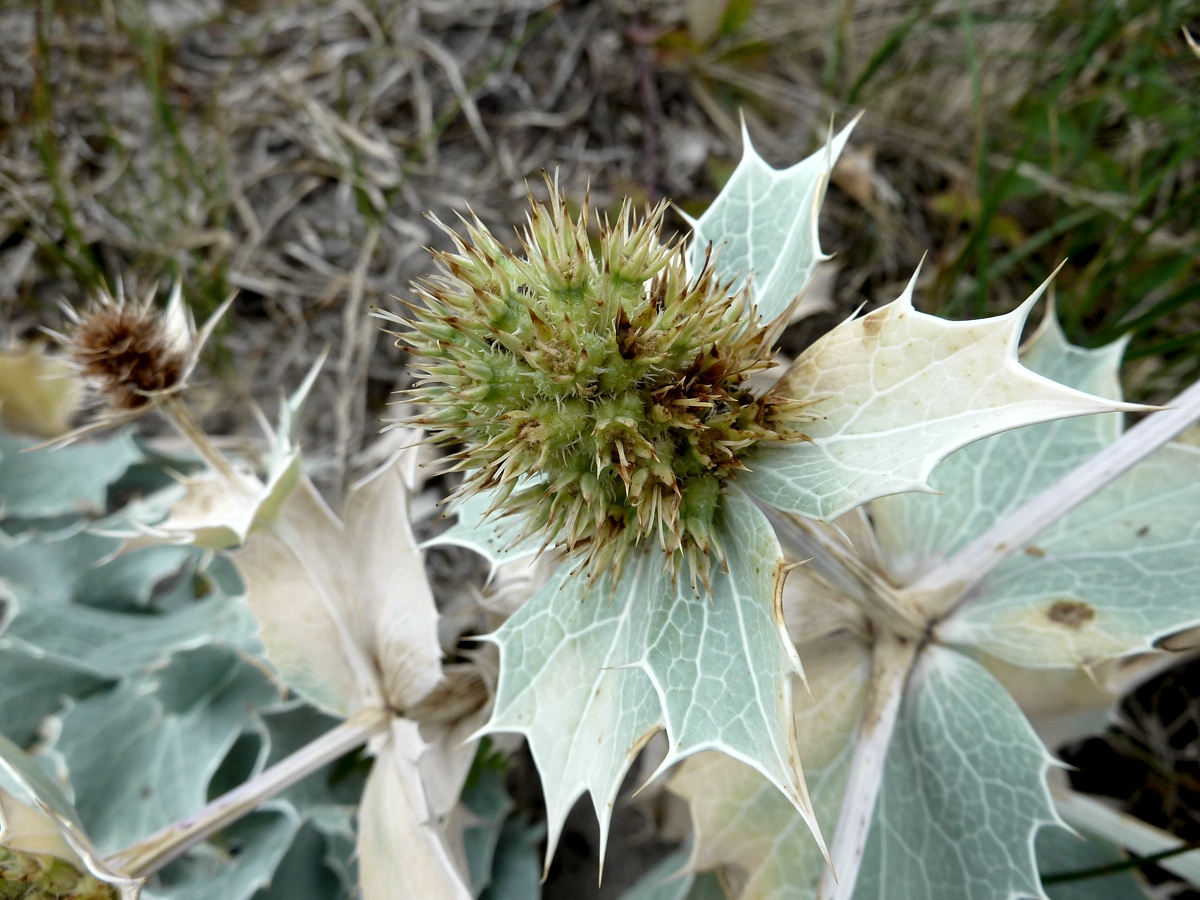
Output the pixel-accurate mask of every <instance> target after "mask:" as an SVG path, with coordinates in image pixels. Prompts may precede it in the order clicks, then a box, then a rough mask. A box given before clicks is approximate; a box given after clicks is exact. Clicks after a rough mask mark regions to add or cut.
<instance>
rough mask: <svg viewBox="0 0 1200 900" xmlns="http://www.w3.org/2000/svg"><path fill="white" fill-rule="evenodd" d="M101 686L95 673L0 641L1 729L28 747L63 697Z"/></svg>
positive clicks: (81, 693)
mask: <svg viewBox="0 0 1200 900" xmlns="http://www.w3.org/2000/svg"><path fill="white" fill-rule="evenodd" d="M104 685H105V681H104V680H103V679H100V678H97V677H95V676H94V675H90V674H88V673H86V672H80V671H79V670H78V669H75V668H72V667H70V666H67V665H64V664H62V663H57V662H54V661H53V660H48V659H42V658H40V657H37V656H31V655H30V654H28V653H24V652H22V651H20V650H18V649H15V648H13V647H10V646H6V645H5V643H4V641H3V640H0V731H3V733H4V734H5V735H7V736H8V738H9V739H10V740H12V741H13V742H14V743H16V744H18V745H19V746H22V747H27V746H28V745H29V743H30V741H32V740H33V738H34V735H35V733H36V731H37V727H38V725H40V724H41V722H42V720H43V719H45V718H46V717H47V716H50V715H53V714H54V713H57V712H58V711H59V710H60V709H61V707H62V704H63V701H64V699H65V698H67V697H77V696H81V695H83V694H90V693H92V692H93V691H96V690H98V689H100V688H101V687H103V686H104Z"/></svg>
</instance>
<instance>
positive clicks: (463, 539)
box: [424, 491, 541, 570]
mask: <svg viewBox="0 0 1200 900" xmlns="http://www.w3.org/2000/svg"><path fill="white" fill-rule="evenodd" d="M494 496H495V495H494V493H493V492H492V491H482V492H481V493H478V494H475V495H474V496H471V497H468V498H467V499H466V500H464V501H462V503H460V504H458V505H457V506H455V507H454V514H455V515H457V516H458V521H457V522H455V523H454V524H453V525H451V526H450V527H449V528H447V529H446V530H445V531H443V532H442V533H441V534H439V535H436V536H434V537H432V538H430V539H429V540H428V541H426V542H425V544H424V546H426V547H436V546H439V545H446V544H449V545H453V546H456V547H466V548H467V549H468V550H473V551H475V552H476V553H478V554H479V555H480V556H482V557H483V558H484V559H486V560H487V561H488V565H490V566H491V567H492V569H493V570H494V569H495V568H496V567H497V566H502V565H504V564H505V563H510V562H514V561H516V560H518V559H528V558H529V557H531V556H533V555H535V554H536V553H537V552H538V549H539V548H540V547H541V541H540V540H539V539H537V538H533V537H529V538H526V539H525V540H523V541H519V542H517V543H514V542H513V539H514V538H515V537H516V535H517V534H518V532H519V531H520V528H521V523H520V521H519V520H517V519H515V518H512V517H507V518H506V517H503V516H492V517H491V518H487V519H485V518H484V514H485V513H486V512H487V511H488V509H489V508H490V507H491V504H492V500H493V499H494Z"/></svg>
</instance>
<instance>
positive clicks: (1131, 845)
mask: <svg viewBox="0 0 1200 900" xmlns="http://www.w3.org/2000/svg"><path fill="white" fill-rule="evenodd" d="M1051 794H1052V795H1053V797H1054V806H1055V808H1056V809H1057V810H1058V814H1059V815H1060V816H1062V818H1063V821H1064V822H1066V823H1067V824H1068V825H1070V826H1071V827H1072V828H1077V829H1079V830H1080V831H1082V832H1085V833H1088V834H1094V835H1097V836H1099V837H1102V838H1106V839H1108V840H1110V841H1112V842H1113V843H1114V844H1116V845H1117V846H1118V847H1124V848H1125V849H1127V850H1132V851H1133V852H1134V853H1136V854H1137V855H1138V856H1152V855H1153V854H1155V853H1162V852H1163V851H1164V850H1177V849H1179V848H1180V847H1183V846H1184V845H1185V844H1186V843H1187V842H1186V841H1183V840H1180V839H1179V838H1177V837H1175V835H1173V834H1168V833H1167V832H1165V831H1161V830H1159V829H1158V828H1155V827H1154V826H1153V825H1149V824H1147V823H1146V822H1143V821H1142V820H1141V819H1138V818H1134V817H1133V816H1131V815H1129V814H1128V813H1123V812H1121V811H1120V810H1118V809H1113V808H1112V807H1111V806H1109V805H1108V804H1107V803H1102V802H1101V801H1099V800H1096V799H1094V798H1092V797H1088V796H1087V795H1085V794H1080V793H1076V792H1075V791H1072V790H1068V789H1065V788H1053V789H1052V790H1051ZM1155 865H1157V866H1161V867H1162V868H1164V869H1167V870H1168V871H1170V872H1172V873H1174V874H1176V875H1178V876H1179V877H1180V878H1183V879H1185V880H1186V881H1189V882H1191V883H1192V884H1193V885H1200V850H1193V851H1191V852H1189V853H1181V854H1180V855H1179V856H1172V857H1171V858H1170V859H1163V860H1159V861H1158V862H1156V863H1155Z"/></svg>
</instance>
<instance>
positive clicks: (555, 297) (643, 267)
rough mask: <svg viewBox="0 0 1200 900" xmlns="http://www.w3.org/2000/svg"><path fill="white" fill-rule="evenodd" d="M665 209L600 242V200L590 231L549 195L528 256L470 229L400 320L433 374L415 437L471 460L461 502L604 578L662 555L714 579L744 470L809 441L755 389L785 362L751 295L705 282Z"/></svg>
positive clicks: (788, 409) (629, 215) (790, 416)
mask: <svg viewBox="0 0 1200 900" xmlns="http://www.w3.org/2000/svg"><path fill="white" fill-rule="evenodd" d="M665 209H666V207H665V205H661V204H660V205H659V206H658V207H656V208H655V209H653V210H652V211H650V212H649V213H648V214H647V215H646V216H645V217H644V218H643V219H641V220H640V221H638V220H637V219H636V217H635V215H634V213H633V210H632V205H631V204H630V203H629V202H626V203H625V204H624V205H623V206H622V207H621V211H620V213H619V214H618V216H617V219H616V222H615V224H609V223H608V222H607V221H606V222H603V223H601V226H600V229H599V237H598V239H597V240H596V241H595V242H594V243H593V242H592V241H591V240H590V238H589V234H588V222H589V217H590V216H589V211H588V208H587V205H586V203H585V205H584V207H583V209H582V211H581V212H580V214H579V215H578V216H577V217H573V216H572V215H571V214H570V212H569V211H568V209H567V207H566V204H565V202H564V200H563V198H562V197H561V195H560V194H559V192H558V190H557V187H556V186H555V185H554V184H553V183H550V199H549V201H548V202H547V203H545V204H542V203H537V202H534V203H533V209H532V212H531V214H530V216H529V220H528V223H527V226H526V228H525V229H524V231H523V233H522V234H521V245H522V246H521V252H520V253H513V252H511V251H509V250H508V249H507V248H506V247H504V246H503V245H502V244H501V243H500V242H499V241H498V240H497V239H496V238H495V236H494V235H492V234H491V233H490V232H489V231H488V230H487V228H486V227H485V226H484V225H483V224H482V223H480V222H479V221H478V220H475V221H474V222H472V223H469V224H468V225H467V238H466V239H465V240H464V239H462V238H460V237H458V236H457V235H453V233H451V234H452V236H453V237H454V241H455V245H456V250H455V252H450V253H439V254H438V256H437V260H438V265H439V269H440V273H439V274H438V275H436V276H434V277H433V278H432V279H431V280H429V281H428V282H426V283H424V284H422V285H419V286H417V287H416V291H417V293H418V295H419V296H420V298H421V300H422V301H423V305H416V304H413V305H411V306H410V310H411V316H412V318H411V319H410V320H402V319H397V321H402V322H406V324H408V325H410V326H411V329H412V330H411V331H408V332H406V333H404V334H403V335H401V337H402V339H403V340H404V341H405V342H407V344H408V345H409V346H410V347H411V348H412V350H413V351H415V355H416V356H417V357H418V358H419V360H420V367H421V369H422V370H423V372H424V377H423V378H422V379H421V380H420V381H419V382H418V385H417V387H416V388H415V390H414V391H413V395H414V399H415V400H416V401H417V402H419V403H420V404H422V405H423V407H424V409H425V412H424V413H423V415H421V416H420V417H419V418H418V419H417V420H416V423H417V424H419V425H421V426H423V427H424V428H426V429H428V431H429V432H430V434H431V435H432V437H433V439H434V440H437V441H441V442H455V443H460V444H461V445H462V447H461V449H459V450H458V452H457V454H456V457H455V459H456V463H457V468H458V469H459V470H461V471H463V472H465V473H466V479H465V481H464V482H463V485H462V487H461V489H460V494H461V495H464V496H465V495H470V494H473V493H475V492H478V491H494V492H495V493H494V497H495V501H494V503H493V504H492V511H493V513H498V514H503V515H519V516H520V517H521V519H522V521H523V524H524V527H523V530H522V531H521V533H520V534H519V536H518V537H517V540H523V539H525V538H527V537H529V536H530V535H539V536H541V537H542V539H543V541H544V543H545V545H552V544H562V545H563V546H564V547H565V548H566V549H567V550H568V551H570V552H572V553H577V554H578V555H579V559H580V567H581V568H586V569H588V571H589V574H590V576H591V577H592V578H595V577H597V576H598V575H599V574H600V573H601V572H603V571H605V570H613V571H614V572H619V571H620V569H621V566H622V562H623V560H624V559H625V556H626V554H627V553H628V551H629V550H630V549H631V548H632V547H633V546H635V545H637V544H638V543H639V542H642V541H654V542H657V543H658V545H659V546H661V548H662V550H663V551H664V552H665V553H666V555H667V558H668V560H669V564H671V565H674V566H676V567H678V566H679V564H680V563H681V562H682V561H683V560H687V562H688V565H689V569H690V572H691V578H692V580H693V583H694V582H695V580H696V578H697V577H699V578H700V579H701V580H702V581H707V579H708V571H709V560H710V556H715V558H716V559H717V560H718V561H720V562H723V561H724V554H723V550H722V547H721V546H720V544H719V541H718V539H717V537H716V533H715V529H714V527H713V523H714V517H715V515H716V511H717V507H718V504H719V499H720V496H721V493H722V490H723V485H724V482H725V481H726V479H728V478H729V477H731V476H732V475H733V474H734V473H736V472H737V471H738V470H739V469H742V468H744V466H743V465H742V463H741V462H740V458H741V457H742V456H743V455H744V454H745V453H746V452H747V451H748V450H749V448H751V447H753V446H754V445H755V444H758V443H760V442H762V441H781V440H793V441H794V440H800V439H803V435H801V434H800V433H799V432H798V431H797V430H796V429H795V428H794V427H792V426H794V425H795V424H796V423H798V422H800V421H802V420H803V418H804V416H803V409H802V408H801V405H800V404H796V403H794V402H791V401H786V400H783V399H781V398H778V397H773V396H769V395H768V396H766V397H756V396H754V394H753V393H751V391H750V390H749V388H748V386H747V382H746V379H747V376H748V375H750V374H751V373H752V372H755V371H757V370H761V369H764V368H766V367H767V366H769V365H770V351H771V347H770V339H769V337H768V335H767V333H766V331H765V330H764V328H763V327H762V326H761V325H760V324H759V323H758V321H757V319H756V317H755V315H754V314H753V308H752V303H751V300H750V296H749V294H748V292H747V291H746V290H745V289H741V290H732V289H731V285H730V283H729V282H728V281H722V280H721V279H719V278H718V277H717V275H716V274H715V270H714V267H713V264H712V258H711V255H709V256H706V257H705V258H704V260H703V263H702V265H701V266H700V267H699V271H695V272H689V271H688V264H687V261H686V258H685V253H684V248H683V246H682V245H681V244H679V243H675V242H664V241H663V240H662V237H661V230H662V221H663V215H664V212H665ZM443 227H444V226H443ZM447 230H448V229H447Z"/></svg>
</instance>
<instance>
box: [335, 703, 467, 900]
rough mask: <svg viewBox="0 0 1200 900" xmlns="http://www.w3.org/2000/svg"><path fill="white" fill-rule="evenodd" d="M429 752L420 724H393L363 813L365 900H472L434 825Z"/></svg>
mask: <svg viewBox="0 0 1200 900" xmlns="http://www.w3.org/2000/svg"><path fill="white" fill-rule="evenodd" d="M425 749H426V745H425V742H424V741H423V740H421V737H420V734H419V733H418V730H417V725H416V723H415V722H409V721H407V720H405V719H399V718H397V719H394V720H393V722H392V730H391V732H390V734H389V735H388V737H387V740H386V742H385V743H384V744H383V746H382V747H381V748H380V750H379V753H378V755H377V756H376V759H375V765H374V766H373V767H372V769H371V774H370V776H369V777H368V779H367V786H366V790H365V791H364V792H363V799H362V806H361V807H360V808H359V826H358V868H359V877H360V879H361V884H362V898H363V900H411V898H414V897H420V898H422V900H472V898H471V892H470V891H469V890H468V889H467V886H466V884H464V882H463V877H462V874H461V873H459V871H458V870H457V868H456V867H455V865H454V862H453V860H452V859H451V855H450V851H449V849H448V847H447V846H446V842H445V839H444V837H443V835H442V833H441V830H440V828H439V827H438V825H437V824H436V823H435V822H433V821H432V815H431V811H430V808H429V804H428V800H427V798H426V796H425V789H424V787H423V785H422V784H421V775H420V772H419V771H418V768H417V762H418V760H419V759H420V757H421V755H422V754H423V753H424V752H425Z"/></svg>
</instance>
